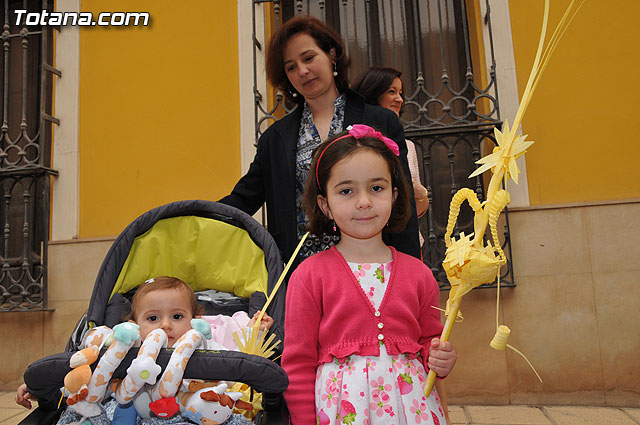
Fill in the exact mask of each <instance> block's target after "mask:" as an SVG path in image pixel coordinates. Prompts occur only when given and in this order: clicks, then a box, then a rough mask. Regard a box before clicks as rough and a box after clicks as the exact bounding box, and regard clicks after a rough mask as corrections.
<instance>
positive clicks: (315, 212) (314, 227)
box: [302, 131, 411, 235]
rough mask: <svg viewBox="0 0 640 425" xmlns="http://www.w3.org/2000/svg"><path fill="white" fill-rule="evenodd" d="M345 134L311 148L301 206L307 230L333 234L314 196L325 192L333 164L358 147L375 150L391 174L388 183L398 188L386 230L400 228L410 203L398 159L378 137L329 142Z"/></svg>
mask: <svg viewBox="0 0 640 425" xmlns="http://www.w3.org/2000/svg"><path fill="white" fill-rule="evenodd" d="M347 134H348V132H346V131H345V132H342V133H340V134H338V135H336V136H334V137H331V138H330V139H327V140H326V141H325V142H324V143H322V144H321V145H320V146H318V147H317V148H316V149H315V150H314V151H313V160H312V162H311V169H310V170H309V177H307V183H306V185H305V189H304V196H303V199H302V207H303V208H304V211H305V214H306V215H307V218H308V219H309V226H308V227H309V232H311V233H313V234H314V235H323V234H331V233H333V224H332V222H331V220H330V219H329V218H328V217H327V216H325V215H324V213H323V212H322V210H321V209H320V207H319V206H318V195H323V196H326V195H327V192H326V186H327V182H328V181H329V177H330V176H331V170H332V169H333V166H334V165H335V164H336V163H338V162H339V161H341V160H343V159H345V158H348V157H349V156H351V155H353V154H354V153H356V152H358V151H360V150H362V149H368V150H371V151H373V152H375V153H377V154H378V155H380V156H381V157H382V159H384V161H385V162H386V163H387V166H388V167H389V173H390V174H391V185H392V187H393V188H395V189H397V190H398V195H397V197H396V200H395V202H394V203H393V207H392V208H391V216H390V217H389V227H388V228H387V229H388V230H389V231H391V232H400V231H402V230H404V228H405V226H406V225H407V221H409V217H410V215H411V206H410V201H409V185H408V184H407V181H406V179H405V178H404V174H403V172H402V165H401V163H400V159H399V158H398V157H397V156H395V154H394V153H393V152H392V151H391V149H389V147H387V145H385V143H384V142H383V141H382V140H380V139H378V138H375V137H361V138H359V139H356V138H355V137H352V136H348V137H345V138H344V139H340V140H338V141H337V142H336V143H333V144H331V143H332V142H333V141H334V140H336V139H337V138H339V137H342V136H345V135H347ZM325 148H326V150H325ZM322 152H324V153H322ZM321 153H322V159H321V161H320V163H319V164H318V157H319V156H320V154H321ZM316 168H317V169H318V181H319V182H320V187H318V182H317V181H316Z"/></svg>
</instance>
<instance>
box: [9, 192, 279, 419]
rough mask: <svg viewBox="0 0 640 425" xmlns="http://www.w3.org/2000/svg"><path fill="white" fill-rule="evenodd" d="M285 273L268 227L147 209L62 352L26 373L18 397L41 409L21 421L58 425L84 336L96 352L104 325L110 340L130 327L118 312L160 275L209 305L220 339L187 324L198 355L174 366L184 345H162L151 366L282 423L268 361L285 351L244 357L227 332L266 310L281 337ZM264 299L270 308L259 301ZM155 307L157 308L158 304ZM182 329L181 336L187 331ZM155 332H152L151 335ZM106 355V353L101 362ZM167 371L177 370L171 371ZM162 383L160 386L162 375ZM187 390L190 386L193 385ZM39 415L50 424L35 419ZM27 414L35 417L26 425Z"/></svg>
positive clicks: (225, 211) (275, 369)
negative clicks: (228, 387)
mask: <svg viewBox="0 0 640 425" xmlns="http://www.w3.org/2000/svg"><path fill="white" fill-rule="evenodd" d="M282 271H283V263H282V261H281V259H280V256H279V252H278V250H277V247H276V246H275V243H274V242H273V239H272V238H271V237H270V235H269V234H268V232H267V231H266V229H265V228H264V227H262V226H261V225H260V224H259V223H257V222H256V221H255V220H254V219H253V218H252V217H250V216H248V215H246V214H244V213H243V212H241V211H239V210H237V209H235V208H232V207H229V206H226V205H222V204H218V203H215V202H208V201H198V200H194V201H179V202H174V203H170V204H167V205H163V206H161V207H158V208H155V209H153V210H150V211H148V212H147V213H145V214H143V215H142V216H140V217H138V218H137V219H136V220H135V221H133V222H132V223H131V224H130V225H129V226H127V228H126V229H124V231H123V232H122V233H121V234H120V235H119V236H118V238H116V240H115V242H114V243H113V245H112V246H111V248H110V250H109V252H108V253H107V255H106V257H105V259H104V261H103V263H102V266H101V267H100V270H99V271H98V276H97V278H96V282H95V285H94V289H93V293H92V295H91V300H90V303H89V308H88V310H87V312H86V314H85V315H84V316H83V317H82V318H81V319H80V321H79V322H78V324H77V325H76V329H75V330H74V331H73V333H72V335H71V338H70V339H69V342H68V344H67V348H66V351H65V352H63V353H59V354H53V355H49V356H47V357H45V358H42V359H39V360H36V361H35V362H33V363H32V364H31V365H30V366H29V367H28V368H27V370H26V371H25V374H24V380H25V381H24V382H25V383H26V384H27V385H28V393H29V394H26V393H27V389H26V388H24V387H23V388H22V390H21V391H22V392H21V395H20V397H21V401H22V402H23V403H25V404H27V403H28V402H29V397H30V395H31V394H33V395H34V396H35V397H37V399H38V406H39V407H38V409H36V411H35V412H33V414H31V415H30V416H29V417H27V419H25V421H23V424H38V425H41V424H52V423H55V421H56V420H57V418H58V416H59V415H60V412H61V410H60V409H59V408H57V407H56V406H58V402H59V400H60V399H61V397H60V396H61V394H60V389H61V388H62V387H63V381H64V378H65V376H66V375H67V374H68V373H69V372H72V368H71V366H70V360H71V358H72V357H73V356H77V355H78V352H86V350H85V348H86V342H87V341H88V340H89V338H88V335H89V334H90V333H91V332H94V333H95V335H94V337H98V338H97V339H95V338H94V339H95V341H94V342H96V343H97V344H94V345H96V346H98V347H100V346H101V344H102V341H104V336H103V337H102V340H100V338H99V334H98V333H96V331H97V330H99V329H101V330H104V329H105V327H108V329H107V331H106V334H109V333H110V332H111V330H113V331H114V333H115V331H116V330H117V329H116V328H117V327H118V326H121V325H124V326H125V327H130V326H132V325H133V324H131V323H123V324H120V322H121V321H122V317H123V315H122V313H123V311H128V310H129V309H130V308H131V307H130V306H131V302H132V301H133V299H132V298H131V297H132V296H134V293H137V292H136V291H138V286H141V288H140V289H139V291H140V293H141V294H142V293H144V292H143V291H144V290H145V288H151V287H154V286H156V285H157V284H158V283H159V278H158V277H157V276H165V275H166V276H176V277H178V278H180V279H181V280H182V281H184V282H188V283H189V286H190V289H189V291H190V292H189V293H190V294H191V296H193V292H194V291H195V293H196V298H197V300H198V303H201V304H204V306H205V311H204V314H206V315H208V316H202V318H203V319H207V320H208V322H207V323H211V328H212V329H214V332H213V333H212V334H213V339H214V340H216V341H217V342H218V343H222V346H220V345H216V344H214V343H213V342H212V341H204V340H205V339H206V338H205V336H206V334H207V333H208V332H207V331H208V329H209V326H208V324H207V323H205V322H204V321H203V320H200V319H196V320H195V323H188V325H187V326H186V334H184V335H183V337H185V336H187V335H190V336H189V338H192V337H193V334H196V337H197V338H196V339H198V340H199V341H204V342H205V343H204V344H203V345H202V346H201V348H202V349H197V350H196V349H195V348H196V344H192V345H193V347H190V348H189V350H190V353H192V354H190V355H187V356H183V357H181V363H180V366H178V367H177V369H176V368H175V367H174V365H175V362H174V361H173V360H174V355H176V352H181V354H183V349H181V348H180V347H178V346H177V345H179V344H177V345H176V346H175V347H174V348H173V349H171V348H169V347H170V346H171V345H172V344H173V342H172V341H173V339H172V340H171V341H168V345H167V348H157V349H156V348H154V349H153V350H151V351H159V354H158V355H157V358H156V359H155V363H156V364H157V365H158V366H159V367H160V368H161V370H162V371H164V372H165V374H174V373H175V370H178V369H179V373H182V371H184V375H182V378H184V379H196V380H206V381H221V382H232V383H235V385H234V388H233V389H232V391H238V392H239V391H242V393H243V394H244V396H245V397H243V398H244V399H248V400H249V401H251V402H252V403H253V405H254V407H258V409H257V410H255V409H254V412H256V413H255V417H253V423H255V424H272V423H279V422H277V421H278V420H279V417H280V406H281V404H282V402H283V400H282V393H283V392H284V390H285V389H286V386H287V384H288V379H287V376H286V373H285V372H284V370H283V369H282V368H281V367H280V366H279V364H278V363H277V361H274V360H269V358H267V357H271V358H274V359H275V360H277V354H278V353H279V352H281V348H277V349H276V350H275V351H276V354H275V355H271V354H269V355H268V356H267V355H265V354H258V355H254V354H249V353H250V352H251V351H246V350H245V349H246V347H243V348H242V350H243V351H242V352H240V351H234V348H235V347H228V345H227V344H226V342H228V341H229V339H231V340H232V341H233V338H229V337H230V335H232V334H233V332H232V331H230V329H232V330H236V329H240V332H237V335H238V336H239V337H240V340H242V338H243V336H244V335H243V332H242V330H241V329H242V327H244V326H246V325H248V323H249V322H250V318H249V316H250V315H253V313H254V312H256V311H258V310H265V313H266V312H268V315H269V316H270V317H272V318H273V321H270V319H269V318H266V322H265V318H264V317H263V320H262V321H261V323H262V324H263V326H262V327H263V328H266V327H270V329H269V334H270V335H271V337H275V338H276V340H280V341H282V340H284V337H283V328H284V326H283V320H284V291H274V288H275V287H276V286H277V283H276V282H277V281H278V279H279V277H281V276H282ZM153 276H156V280H155V281H154V282H153V283H150V284H142V285H140V283H141V282H145V281H146V280H147V279H148V278H149V277H153ZM267 294H269V297H268V298H269V301H270V302H268V303H267V304H265V301H264V300H266V299H267V297H266V295H267ZM169 299H170V300H171V301H172V305H174V306H175V301H177V297H176V296H175V295H172V296H171V297H170V298H169ZM154 304H157V302H156V301H154ZM187 304H188V303H187ZM188 306H189V308H188V309H187V308H184V310H186V311H187V312H186V313H185V314H184V315H185V316H187V318H188V319H191V316H194V315H197V314H198V313H199V311H197V310H195V307H194V309H191V307H190V306H191V304H188ZM247 313H248V314H247ZM180 314H182V313H180ZM211 315H216V316H211ZM221 315H225V316H231V317H230V318H227V319H229V322H233V326H230V327H228V328H226V329H223V328H221V327H220V326H219V325H220V319H219V317H220V316H221ZM267 317H268V316H267ZM133 318H134V319H135V320H136V321H137V322H138V323H137V325H138V327H137V331H138V332H140V333H142V334H143V336H144V332H143V329H141V327H142V326H140V325H141V324H142V323H143V322H144V318H143V319H138V318H137V317H136V315H135V312H134V316H133ZM240 318H241V319H242V320H240ZM154 319H156V318H154ZM254 319H255V318H254ZM185 322H190V320H186V321H185ZM271 323H272V324H273V326H271ZM191 327H194V328H195V329H190V328H191ZM101 332H102V331H101ZM182 332H185V329H184V328H183V331H182ZM175 333H176V332H175V330H173V333H172V332H171V331H170V332H167V333H166V334H168V336H169V338H174V339H178V337H179V336H180V334H178V335H174V334H175ZM152 334H153V332H150V334H149V335H152ZM198 334H199V335H198ZM116 340H117V338H116ZM189 341H191V339H189ZM128 342H129V343H131V341H128ZM189 344H191V343H189ZM102 345H103V344H102ZM132 345H133V344H132ZM156 347H157V343H156ZM194 350H195V351H194ZM108 351H109V350H106V351H105V350H104V349H102V350H101V354H100V356H104V355H105V354H106V352H108ZM141 352H142V354H141ZM144 352H145V350H143V348H142V347H136V346H132V347H131V348H130V349H128V352H127V351H126V350H125V351H124V352H122V355H124V358H122V359H119V360H121V363H120V365H119V366H117V367H115V368H114V370H113V371H112V372H113V375H112V378H119V379H124V378H125V377H126V376H127V370H128V368H129V367H130V366H131V364H132V363H133V362H135V359H136V356H138V357H140V356H145V354H144ZM125 354H126V355H125ZM89 357H90V356H89ZM101 360H102V357H100V358H99V360H98V361H95V359H94V360H93V361H94V363H93V364H92V366H91V368H92V369H93V368H97V366H96V365H99V364H100V361H101ZM172 368H173V369H174V371H168V370H169V369H172ZM73 370H75V369H73ZM89 371H90V369H89ZM94 375H96V373H95V372H94V373H93V374H92V376H94ZM167 376H168V375H167ZM158 378H159V380H160V381H161V379H162V378H161V377H160V375H159V374H158ZM108 380H109V379H106V380H105V381H108ZM221 385H222V384H221ZM127 388H128V387H127ZM189 389H190V390H194V389H193V387H190V388H189ZM210 390H212V389H211V388H208V389H205V391H209V392H211V391H210ZM213 390H214V392H218V393H224V389H222V388H219V387H216V388H213ZM105 392H106V390H105ZM228 394H229V393H227V395H228ZM192 399H193V397H192ZM227 401H228V400H227ZM234 401H235V400H234ZM71 402H72V403H73V398H72V401H71ZM184 402H185V403H186V400H185V401H184ZM63 407H64V406H63ZM45 414H46V418H45V419H44V420H42V419H40V417H42V416H45ZM248 416H250V415H248ZM32 417H33V420H30V418H32ZM36 418H38V419H36ZM195 419H196V420H195V422H196V423H207V422H205V420H204V418H202V420H201V421H199V420H198V418H197V417H196V418H195ZM192 422H194V421H192ZM165 423H167V422H166V421H165ZM169 423H172V420H169ZM208 423H211V422H208Z"/></svg>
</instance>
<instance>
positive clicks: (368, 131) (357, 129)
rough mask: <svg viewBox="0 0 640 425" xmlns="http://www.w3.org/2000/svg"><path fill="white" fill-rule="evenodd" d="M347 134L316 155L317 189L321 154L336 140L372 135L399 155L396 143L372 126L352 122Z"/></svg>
mask: <svg viewBox="0 0 640 425" xmlns="http://www.w3.org/2000/svg"><path fill="white" fill-rule="evenodd" d="M347 131H348V134H345V135H344V136H341V137H338V138H337V139H335V140H334V141H333V142H331V143H329V144H328V145H327V146H326V147H325V148H324V149H323V150H322V152H320V156H319V157H318V161H317V162H316V183H317V184H318V189H320V179H319V178H318V164H320V160H321V159H322V155H324V152H325V151H326V150H327V149H328V148H329V146H331V145H333V144H334V143H335V142H337V141H338V140H342V139H345V138H347V137H353V138H354V139H356V140H357V139H361V138H363V137H372V138H374V139H378V140H381V141H382V142H383V143H384V144H385V145H387V147H388V148H389V149H390V150H391V152H393V154H394V155H395V156H400V148H399V147H398V144H397V143H396V142H394V141H393V140H391V139H390V138H388V137H387V136H385V135H383V134H382V133H380V132H379V131H376V130H374V129H373V128H372V127H369V126H368V125H365V124H353V125H350V126H349V127H347Z"/></svg>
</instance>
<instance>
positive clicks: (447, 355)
mask: <svg viewBox="0 0 640 425" xmlns="http://www.w3.org/2000/svg"><path fill="white" fill-rule="evenodd" d="M457 359H458V353H457V352H456V349H455V348H453V345H451V343H450V342H449V341H445V342H440V338H433V339H432V340H431V348H430V349H429V360H428V362H427V364H428V366H429V369H431V370H433V371H434V372H435V373H436V375H437V376H438V377H440V378H444V377H446V376H447V375H449V373H450V372H451V369H453V365H454V364H456V360H457Z"/></svg>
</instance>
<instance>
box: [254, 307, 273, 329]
mask: <svg viewBox="0 0 640 425" xmlns="http://www.w3.org/2000/svg"><path fill="white" fill-rule="evenodd" d="M259 315H260V310H258V311H256V314H254V315H253V318H251V320H249V325H248V326H249V327H250V328H252V327H253V325H255V324H256V321H257V320H258V316H259ZM273 323H274V320H273V318H271V316H269V315H268V314H267V313H265V314H264V316H262V320H261V321H260V330H261V331H264V330H269V329H271V326H273Z"/></svg>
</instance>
